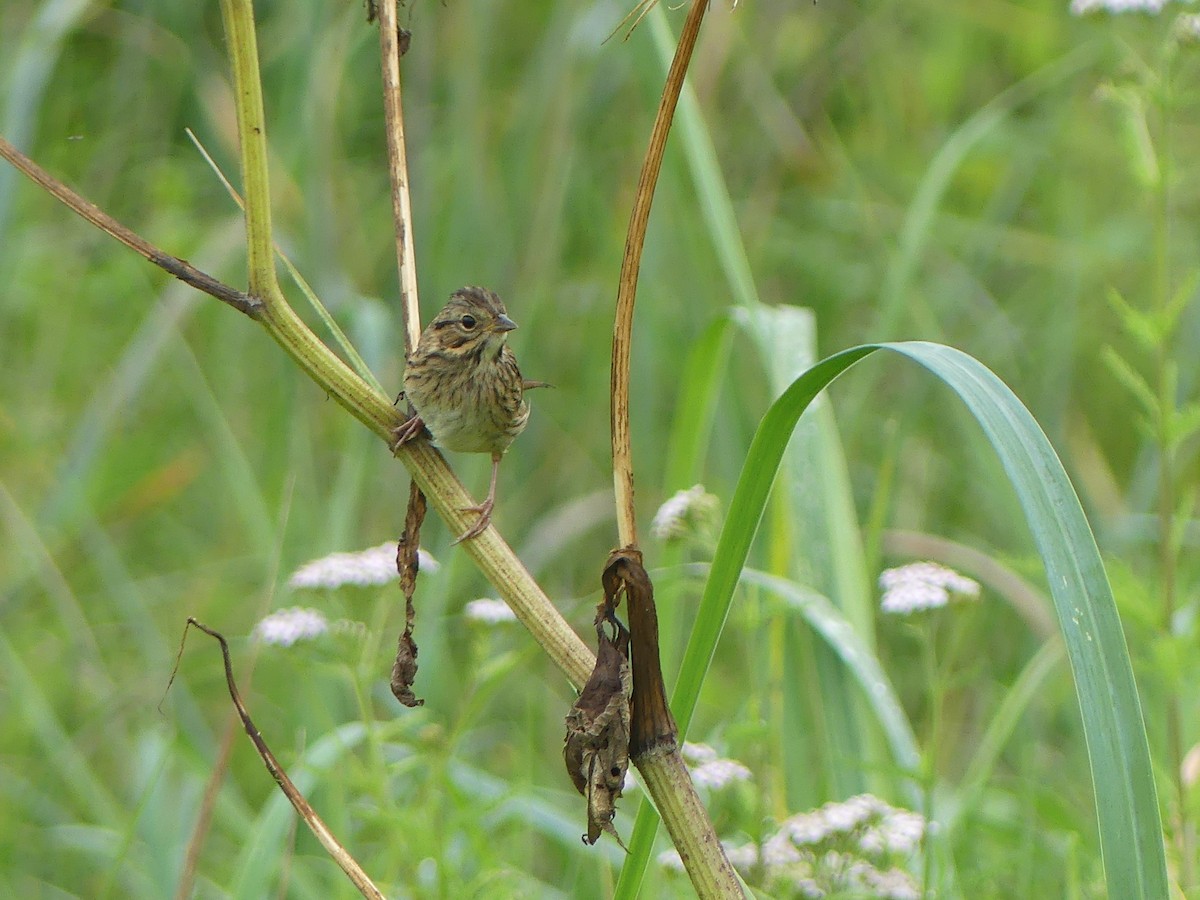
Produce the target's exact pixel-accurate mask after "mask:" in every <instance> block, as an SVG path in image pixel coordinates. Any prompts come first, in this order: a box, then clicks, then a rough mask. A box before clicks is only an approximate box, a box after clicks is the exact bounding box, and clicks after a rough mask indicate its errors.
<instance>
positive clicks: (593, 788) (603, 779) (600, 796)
mask: <svg viewBox="0 0 1200 900" xmlns="http://www.w3.org/2000/svg"><path fill="white" fill-rule="evenodd" d="M606 623H607V624H609V625H611V626H612V630H613V634H612V636H610V635H609V633H608V630H607V629H606V628H605V624H606ZM596 638H597V641H598V644H597V647H596V667H595V668H594V669H593V670H592V675H591V677H590V678H589V679H588V681H587V684H585V685H584V687H583V691H582V693H580V695H579V699H578V700H576V701H575V705H574V706H573V707H571V711H570V712H569V713H567V721H566V725H567V736H566V741H565V743H564V744H563V760H564V761H565V762H566V765H567V773H568V774H569V775H570V776H571V782H572V783H573V784H574V785H575V789H576V790H577V791H579V793H581V794H582V795H583V796H584V797H585V798H587V818H588V826H587V834H585V835H584V836H583V839H584V841H586V842H587V843H589V844H594V843H596V841H597V840H598V839H599V837H600V833H601V832H602V831H605V832H608V833H609V834H610V835H612V837H613V838H614V840H616V842H617V843H618V844H620V845H621V847H622V848H624V847H625V844H624V843H622V841H621V837H620V835H618V834H617V829H616V828H614V827H613V824H612V820H613V816H614V815H616V811H617V809H616V801H617V798H618V797H620V796H621V790H622V788H623V787H624V785H625V772H626V771H627V770H628V769H629V698H630V695H631V693H632V690H633V675H632V671H631V670H630V667H629V630H628V629H627V628H626V627H625V626H624V625H622V624H621V622H620V621H619V620H618V619H617V618H616V616H614V615H613V611H612V608H611V607H609V606H607V605H604V606H602V607H601V609H600V611H599V612H598V613H597V614H596Z"/></svg>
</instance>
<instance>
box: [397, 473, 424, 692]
mask: <svg viewBox="0 0 1200 900" xmlns="http://www.w3.org/2000/svg"><path fill="white" fill-rule="evenodd" d="M423 521H425V495H424V494H422V493H421V489H420V488H419V487H417V483H416V482H415V481H414V482H412V483H411V485H410V486H409V491H408V512H407V513H406V515H405V517H404V534H403V535H402V536H401V537H400V540H399V542H398V543H397V544H396V572H397V573H398V574H399V575H400V590H402V591H403V592H404V631H403V633H402V634H401V635H400V639H399V641H398V642H397V645H396V662H395V663H394V664H393V665H392V682H391V686H392V693H393V694H394V695H395V697H396V699H397V700H399V701H400V702H401V703H403V704H404V705H405V706H408V707H413V706H423V705H424V704H425V701H424V700H421V699H418V697H417V695H416V694H414V693H413V689H412V685H413V681H414V680H415V679H416V677H417V643H416V641H414V640H413V637H412V630H413V619H414V618H415V616H416V611H415V610H414V609H413V593H414V592H415V591H416V589H417V572H418V570H419V569H420V559H419V556H418V554H417V549H418V547H419V546H420V544H421V523H422V522H423Z"/></svg>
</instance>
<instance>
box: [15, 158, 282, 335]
mask: <svg viewBox="0 0 1200 900" xmlns="http://www.w3.org/2000/svg"><path fill="white" fill-rule="evenodd" d="M0 156H3V157H4V158H5V159H7V160H8V161H9V162H10V163H12V164H13V165H14V166H16V167H17V168H18V169H20V170H21V171H22V172H23V173H24V174H25V175H27V176H29V178H30V179H32V180H33V181H35V182H37V183H38V184H40V185H41V186H42V187H43V188H45V189H46V191H48V192H49V193H50V194H52V195H54V197H56V198H57V199H58V200H60V201H61V202H62V203H64V204H66V206H68V207H69V208H70V209H71V210H72V211H74V212H75V213H77V214H78V215H79V216H81V217H82V218H84V219H86V220H87V221H89V222H91V223H92V224H93V225H95V226H96V227H97V228H99V229H100V230H101V231H104V232H106V233H107V234H110V235H112V236H113V237H114V238H116V239H117V240H118V241H120V242H121V243H122V244H124V245H125V246H126V247H129V248H130V249H131V250H134V251H136V252H137V253H139V254H140V255H141V256H143V257H145V258H146V259H148V260H150V262H152V263H154V264H155V265H156V266H158V267H159V268H160V269H163V270H164V271H166V272H168V273H169V274H171V275H173V276H175V277H176V278H178V279H179V280H180V281H182V282H184V283H186V284H190V285H191V286H192V287H194V288H198V289H199V290H202V291H204V293H206V294H210V295H211V296H213V297H216V298H217V299H218V300H220V301H221V302H222V303H228V304H229V305H230V306H232V307H233V308H234V309H236V310H238V311H239V312H244V313H245V314H246V315H248V316H249V317H250V318H252V319H257V318H258V317H259V313H260V311H261V310H262V303H261V301H259V300H258V299H257V298H256V297H252V296H250V295H249V294H246V293H244V292H242V291H239V290H236V289H234V288H231V287H230V286H229V285H227V284H224V283H223V282H220V281H218V280H217V279H215V278H213V277H212V276H211V275H208V274H206V273H204V272H201V271H200V270H199V269H197V268H196V267H195V266H193V265H192V264H191V263H189V262H188V261H187V260H183V259H180V258H179V257H177V256H172V255H171V254H169V253H164V252H163V251H162V250H159V249H158V248H157V247H155V246H154V245H153V244H151V243H150V242H149V241H147V240H146V239H145V238H143V237H142V236H141V235H138V234H135V233H134V232H133V231H131V230H130V229H128V228H126V227H125V226H124V225H122V224H121V223H120V222H118V221H117V220H116V219H114V218H113V217H112V216H110V215H109V214H108V213H106V212H104V210H102V209H100V207H98V206H96V204H94V203H92V202H91V201H90V200H86V199H84V198H83V197H81V196H80V195H79V194H77V193H75V192H74V191H73V190H71V189H70V188H69V187H67V186H66V185H65V184H63V183H62V182H61V181H59V180H58V179H57V178H55V177H54V176H53V175H51V174H50V173H49V172H47V171H46V170H45V169H43V168H42V167H41V166H39V165H38V164H37V163H35V162H34V161H33V160H32V159H30V158H29V157H28V156H26V155H25V154H24V153H22V152H21V151H20V150H18V149H17V148H16V147H14V146H13V145H12V144H10V143H9V142H8V141H6V140H5V139H4V138H2V137H0Z"/></svg>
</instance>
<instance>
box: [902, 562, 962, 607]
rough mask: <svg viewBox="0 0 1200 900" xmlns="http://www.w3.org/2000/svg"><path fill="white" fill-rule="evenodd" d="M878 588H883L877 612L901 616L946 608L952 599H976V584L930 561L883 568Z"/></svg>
mask: <svg viewBox="0 0 1200 900" xmlns="http://www.w3.org/2000/svg"><path fill="white" fill-rule="evenodd" d="M879 586H880V587H881V588H883V600H882V602H881V603H880V605H879V606H880V609H882V610H883V611H884V612H886V613H897V614H900V615H907V614H908V613H913V612H918V611H920V610H924V609H936V608H938V607H942V606H946V605H947V604H948V603H949V602H950V600H951V598H952V597H953V598H956V599H961V600H977V599H978V598H979V582H977V581H974V580H972V579H970V578H968V577H967V576H965V575H959V574H958V573H957V572H955V571H954V570H953V569H947V568H946V567H945V566H939V565H938V564H937V563H932V562H919V563H910V564H908V565H907V566H900V567H898V568H895V569H885V570H884V571H883V573H882V574H881V575H880V576H879Z"/></svg>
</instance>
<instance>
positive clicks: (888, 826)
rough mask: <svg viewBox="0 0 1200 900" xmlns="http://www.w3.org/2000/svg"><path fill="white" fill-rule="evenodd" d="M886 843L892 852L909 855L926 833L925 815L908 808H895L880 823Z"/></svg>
mask: <svg viewBox="0 0 1200 900" xmlns="http://www.w3.org/2000/svg"><path fill="white" fill-rule="evenodd" d="M880 831H881V832H882V835H883V840H884V843H886V844H887V849H888V850H890V851H891V852H892V853H899V854H902V855H908V854H909V853H912V852H913V851H914V850H916V849H917V845H918V844H920V843H921V838H922V837H923V836H924V835H925V817H924V816H922V815H921V814H920V813H915V812H909V811H908V810H906V809H893V810H892V811H891V812H890V813H889V814H888V815H887V816H885V817H884V819H883V822H882V823H881V825H880Z"/></svg>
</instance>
